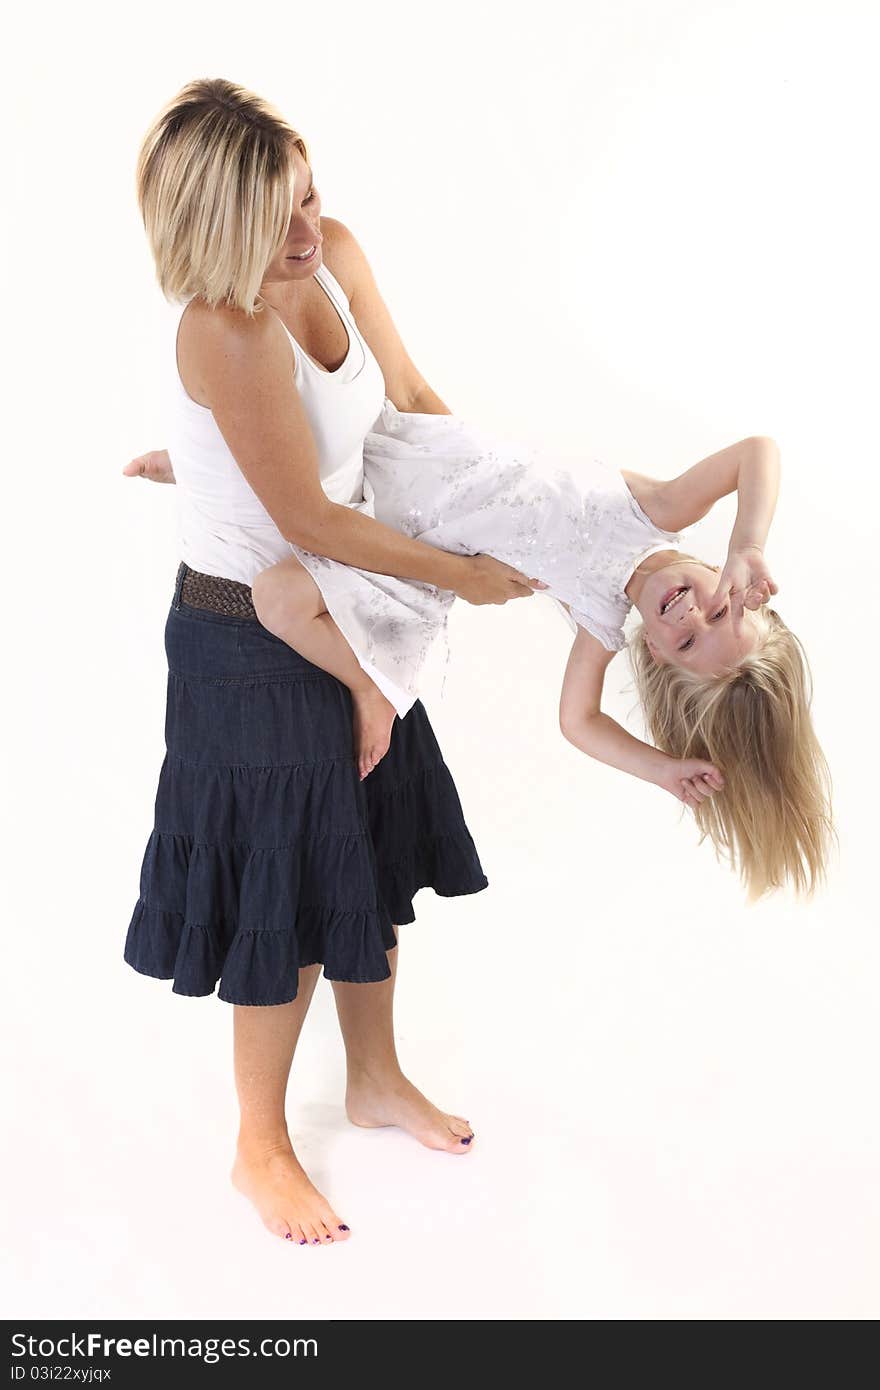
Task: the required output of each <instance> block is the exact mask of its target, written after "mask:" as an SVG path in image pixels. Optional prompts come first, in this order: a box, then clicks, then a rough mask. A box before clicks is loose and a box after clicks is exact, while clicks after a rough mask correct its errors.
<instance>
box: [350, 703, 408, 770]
mask: <svg viewBox="0 0 880 1390" xmlns="http://www.w3.org/2000/svg"><path fill="white" fill-rule="evenodd" d="M351 699H352V706H353V715H354V755H355V758H356V759H357V765H358V773H359V775H360V779H361V781H363V780H364V778H365V777H366V776H367V774H368V773H370V772H372V771H373V768H374V767H375V766H376V764H377V763H378V761H379V759H380V758H384V756H385V754H386V753H387V752H388V748H389V745H390V743H391V727H392V725H393V724H394V719H395V716H396V714H397V710H396V709H395V708H394V706H393V705H392V703H391V701H390V700H386V698H385V696H384V695H383V694H382V692H381V690H380V689H379V687H378V686H377V685H375V684H374V682H373V681H370V683H369V684H368V685H365V686H364V688H363V689H359V690H352V692H351Z"/></svg>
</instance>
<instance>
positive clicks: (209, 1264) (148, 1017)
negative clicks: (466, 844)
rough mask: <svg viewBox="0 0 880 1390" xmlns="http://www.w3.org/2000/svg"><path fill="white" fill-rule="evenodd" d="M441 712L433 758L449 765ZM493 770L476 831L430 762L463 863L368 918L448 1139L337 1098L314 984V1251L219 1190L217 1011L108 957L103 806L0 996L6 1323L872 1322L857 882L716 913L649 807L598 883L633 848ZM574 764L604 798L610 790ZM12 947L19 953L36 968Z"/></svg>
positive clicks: (306, 1070) (689, 860) (411, 1054)
mask: <svg viewBox="0 0 880 1390" xmlns="http://www.w3.org/2000/svg"><path fill="white" fill-rule="evenodd" d="M447 718H448V719H450V720H454V718H455V711H454V709H453V711H451V712H450V714H449V715H443V716H442V717H438V718H435V727H437V728H438V731H442V738H443V742H444V745H445V746H447V748H448V746H449V745H450V742H451V743H452V744H454V745H456V747H455V748H454V750H453V751H454V754H455V756H454V758H453V756H452V754H451V753H450V752H449V751H447V758H448V759H451V760H452V763H453V765H454V766H461V767H463V768H465V769H467V768H468V765H469V763H468V759H467V757H465V756H463V755H464V754H465V752H466V748H465V746H464V744H465V743H466V742H467V740H466V739H465V740H464V742H462V740H461V739H456V738H455V737H454V724H453V723H450V725H449V728H448V730H447V729H446V720H447ZM468 737H470V734H469V735H468ZM539 743H540V741H539ZM458 745H461V746H458ZM532 756H541V757H543V756H550V757H551V759H552V757H554V756H555V757H558V758H559V759H560V760H561V761H560V763H559V764H558V765H557V767H556V773H557V775H559V776H560V778H563V777H564V773H563V765H564V760H565V759H566V757H567V751H566V748H565V746H563V747H562V748H561V749H560V751H559V752H558V753H557V754H550V752H549V747H548V748H543V746H539V748H538V751H537V754H535V753H534V751H530V750H528V749H527V750H525V751H524V755H523V759H522V760H521V764H520V771H521V770H522V766H523V765H524V766H525V767H526V768H528V767H529V766H530V765H531V758H532ZM515 777H516V769H515V768H514V767H512V766H511V767H509V768H507V769H506V770H505V769H504V768H499V774H498V779H497V782H498V785H497V786H496V788H495V791H496V794H497V795H498V796H499V798H500V802H501V804H505V805H506V806H507V807H508V816H509V820H508V819H506V820H505V821H504V822H503V823H502V822H500V821H499V820H498V819H497V818H496V820H495V821H494V823H493V821H492V820H491V819H490V818H489V817H488V815H486V814H485V813H484V810H483V799H482V794H481V793H480V783H479V779H478V777H477V772H476V768H475V769H474V770H473V772H468V773H466V774H464V775H459V776H458V778H457V780H458V783H459V788H460V790H461V792H462V796H463V800H464V803H465V805H466V806H473V807H474V811H473V813H472V814H471V816H470V820H471V825H472V828H474V829H476V827H477V826H480V827H483V829H482V833H481V834H480V835H479V842H480V847H481V853H482V855H483V860H484V866H485V867H486V868H487V872H488V873H489V877H490V880H491V883H490V888H489V889H488V890H487V891H486V892H484V893H483V894H478V895H475V896H474V897H472V898H470V899H460V900H458V901H457V902H449V901H443V900H440V899H437V898H434V896H433V895H432V894H431V893H430V892H424V893H422V894H421V896H420V897H418V898H417V899H416V904H417V912H418V919H417V921H416V923H414V924H412V925H411V926H409V927H407V928H403V934H402V938H401V967H400V984H399V989H398V999H399V1007H398V1035H399V1046H400V1052H401V1057H402V1059H403V1061H404V1064H405V1066H406V1067H407V1068H408V1070H409V1072H410V1074H411V1075H412V1077H413V1079H414V1080H415V1081H416V1082H417V1083H418V1084H419V1085H421V1086H422V1088H423V1089H424V1090H425V1091H426V1092H427V1093H428V1094H429V1095H431V1096H432V1098H434V1099H435V1100H436V1101H437V1102H438V1103H440V1104H441V1105H445V1106H448V1107H449V1108H450V1109H454V1110H457V1111H459V1112H460V1113H462V1114H464V1115H466V1116H467V1117H468V1118H469V1119H470V1121H471V1123H472V1124H473V1126H474V1129H475V1131H476V1135H477V1139H476V1142H475V1145H474V1148H473V1151H472V1152H471V1153H470V1154H468V1155H467V1156H465V1157H461V1158H457V1157H452V1156H449V1155H445V1154H437V1153H432V1152H428V1151H426V1150H423V1149H422V1148H421V1147H420V1146H419V1145H417V1144H416V1142H415V1141H413V1140H411V1139H410V1138H408V1137H407V1136H405V1135H402V1134H400V1133H398V1132H395V1131H375V1132H365V1131H362V1130H358V1129H354V1128H352V1127H351V1126H349V1125H348V1124H347V1122H346V1120H345V1117H344V1113H343V1110H342V1106H341V1095H342V1087H343V1060H342V1051H341V1046H340V1043H339V1038H338V1034H337V1032H336V1026H335V1014H334V1012H333V1007H332V997H331V992H330V990H329V987H328V986H327V985H326V984H325V983H323V982H322V983H321V984H319V988H318V991H317V993H316V997H315V1001H314V1003H313V1006H312V1012H311V1014H310V1017H309V1020H308V1022H307V1026H306V1030H305V1033H304V1035H303V1039H302V1041H301V1045H300V1051H299V1054H298V1057H297V1059H296V1063H295V1073H294V1080H293V1084H292V1087H291V1096H290V1105H289V1114H290V1120H291V1126H292V1129H293V1131H294V1133H295V1134H296V1136H297V1142H298V1147H299V1152H300V1156H301V1158H302V1159H303V1161H304V1162H305V1164H306V1166H307V1167H308V1169H309V1171H310V1172H311V1173H312V1175H313V1177H314V1179H315V1180H316V1182H317V1183H318V1185H319V1186H321V1187H322V1188H323V1189H324V1190H325V1191H326V1192H327V1194H328V1196H330V1197H331V1199H332V1201H333V1202H334V1203H335V1204H336V1206H337V1209H338V1210H339V1211H340V1213H342V1214H344V1219H345V1220H346V1221H347V1222H348V1224H349V1225H350V1226H351V1227H352V1231H353V1235H352V1238H351V1239H350V1240H349V1241H348V1242H347V1244H346V1245H345V1246H339V1247H336V1248H333V1249H322V1250H320V1251H318V1250H312V1249H301V1248H300V1247H298V1246H295V1247H294V1246H291V1245H290V1244H289V1243H287V1242H282V1241H280V1240H278V1239H277V1238H273V1237H271V1236H270V1235H268V1234H267V1233H266V1232H265V1231H264V1229H263V1227H262V1225H261V1224H260V1222H259V1221H258V1219H257V1218H256V1217H255V1216H254V1215H252V1213H251V1211H250V1209H249V1207H248V1205H247V1203H246V1202H245V1201H244V1199H243V1198H242V1197H240V1196H239V1195H238V1194H237V1193H236V1192H235V1191H234V1190H233V1189H232V1188H231V1186H230V1185H229V1183H228V1180H227V1170H228V1167H229V1161H230V1159H231V1144H232V1140H233V1137H234V1134H235V1108H234V1099H233V1089H232V1082H231V1071H230V1055H231V1054H230V1023H231V1018H230V1010H229V1008H228V1006H225V1005H223V1004H221V1003H220V1001H219V1000H217V999H216V998H208V999H203V1000H191V999H183V998H179V997H177V996H172V995H171V993H170V991H169V987H168V986H167V985H166V984H164V983H160V982H158V981H153V980H149V979H145V978H143V977H140V976H137V975H135V973H134V972H133V971H131V970H129V968H128V967H127V966H125V965H124V964H122V963H121V962H120V961H118V959H117V957H118V952H119V951H120V950H121V942H122V934H123V931H124V926H125V923H124V922H123V921H121V920H120V915H121V914H122V912H123V908H124V906H125V905H126V903H127V899H128V898H129V897H130V896H131V893H130V888H131V881H132V880H131V872H132V865H133V863H134V861H135V860H136V859H137V853H136V851H135V848H134V841H135V840H136V839H137V835H136V834H135V831H134V820H136V819H138V818H137V817H134V818H133V820H132V823H131V824H126V825H124V826H123V827H122V829H121V830H120V833H119V844H120V847H121V846H122V844H123V842H125V844H126V846H127V847H126V849H125V852H124V854H122V856H121V862H120V863H119V864H118V865H116V866H115V867H114V866H112V865H111V866H110V873H109V880H108V885H103V886H102V885H98V886H97V887H96V899H95V901H96V910H95V914H94V916H93V917H92V919H91V921H90V922H89V921H88V920H87V919H86V918H85V917H84V916H81V917H80V919H79V926H78V930H80V931H81V932H82V933H86V932H88V931H91V933H92V935H91V938H90V939H88V940H87V941H86V944H85V946H84V947H83V945H82V941H81V942H80V947H79V950H80V956H79V963H78V965H77V962H76V959H75V957H76V954H77V948H75V947H74V945H73V943H72V941H71V940H70V937H69V936H67V937H65V935H64V933H62V932H61V931H60V930H59V931H58V932H57V933H56V936H57V947H56V952H57V957H58V970H57V971H56V972H55V973H51V974H48V975H47V973H46V971H45V969H44V970H43V975H42V978H43V986H42V989H41V992H40V993H41V997H40V999H39V1001H38V1002H37V1001H35V1000H34V998H33V997H32V996H30V995H29V996H28V997H24V996H22V997H21V998H20V999H19V1001H18V1002H17V1003H14V1004H13V1005H12V1008H13V1012H14V1014H15V1016H16V1018H17V1026H18V1028H19V1029H20V1031H21V1034H22V1042H21V1046H20V1049H19V1052H18V1053H17V1056H18V1057H19V1064H18V1066H17V1068H15V1069H14V1070H15V1072H16V1075H15V1076H13V1087H14V1091H15V1094H14V1096H13V1101H12V1113H13V1114H14V1117H15V1118H14V1121H13V1125H12V1141H13V1142H12V1146H11V1155H10V1162H9V1164H8V1176H7V1186H8V1190H9V1191H11V1192H13V1193H14V1194H15V1201H14V1203H13V1204H12V1216H11V1229H9V1230H8V1232H7V1234H6V1236H5V1244H6V1247H7V1250H8V1252H9V1253H10V1254H11V1256H12V1261H11V1264H12V1269H13V1270H14V1277H13V1280H12V1284H11V1287H9V1288H7V1289H6V1291H5V1294H4V1306H5V1308H6V1310H7V1311H6V1315H7V1316H9V1317H12V1316H16V1317H25V1316H30V1317H42V1318H62V1317H63V1318H82V1317H87V1316H88V1317H94V1316H101V1317H104V1318H110V1317H118V1318H123V1317H143V1318H186V1317H196V1316H199V1317H207V1318H235V1317H241V1318H259V1317H289V1318H296V1317H309V1316H314V1317H320V1318H356V1319H365V1318H404V1319H411V1318H431V1319H472V1318H491V1319H627V1320H635V1319H657V1318H663V1319H709V1318H711V1319H723V1318H729V1319H794V1318H797V1319H800V1318H806V1319H838V1318H839V1319H861V1318H874V1317H876V1316H877V1313H878V1292H877V1291H878V1287H880V1282H878V1272H880V1271H878V1249H880V1240H878V1237H880V1209H878V1184H877V1176H876V1175H877V1167H878V1158H880V1143H878V1121H877V1110H876V1105H875V1103H874V1097H875V1092H876V1086H875V1080H876V1058H877V1055H878V1047H877V1042H878V1025H877V1010H876V999H875V989H874V984H873V981H874V980H875V979H876V951H877V948H876V940H875V936H874V934H873V932H872V931H871V930H870V929H869V926H868V924H867V923H866V921H865V919H864V913H863V912H862V913H861V915H860V912H859V908H858V904H859V903H860V902H861V903H864V902H867V901H868V897H867V887H866V886H864V885H863V886H862V888H861V889H860V888H859V884H858V882H857V879H856V877H855V875H853V874H851V875H850V877H849V879H847V878H846V877H845V875H844V874H843V871H840V874H839V877H838V880H837V882H836V884H835V885H834V888H833V889H832V890H831V891H829V893H828V894H827V895H826V896H825V898H824V899H823V900H822V901H821V902H818V903H817V904H815V905H813V906H810V907H806V908H801V909H798V908H796V907H793V906H791V905H788V906H786V905H784V904H782V905H780V904H776V905H775V906H773V907H772V908H759V909H758V910H756V911H755V912H753V913H752V914H751V915H746V914H744V912H743V909H742V907H741V906H740V902H739V898H738V895H737V891H736V888H735V884H734V883H733V880H732V878H730V879H729V878H728V876H725V875H724V874H723V873H722V872H721V870H719V869H717V868H716V866H715V865H714V862H713V861H712V858H711V855H705V854H704V853H703V852H702V851H697V850H695V849H694V847H693V844H692V839H691V835H690V832H689V831H688V830H687V829H686V827H684V826H683V825H678V824H677V823H676V819H675V810H674V807H673V808H672V817H671V819H667V817H666V816H665V815H664V811H665V809H666V808H665V804H664V805H657V804H656V803H654V802H650V803H646V804H649V805H650V806H652V807H653V812H652V819H651V824H652V825H653V826H654V831H653V833H654V835H655V836H658V835H659V836H660V837H661V839H660V842H659V843H658V844H657V845H656V846H655V848H656V850H657V854H656V858H655V859H654V860H653V861H652V866H651V871H650V873H648V874H647V875H646V874H645V873H641V874H639V873H637V872H635V868H637V866H634V867H633V871H632V872H631V873H630V875H629V878H628V879H627V878H626V869H627V861H628V858H632V857H633V856H632V854H631V852H630V851H628V850H626V849H625V848H623V849H621V848H619V847H617V842H616V840H615V839H614V837H613V835H611V834H607V833H606V832H605V830H604V829H603V820H602V818H601V817H596V818H595V820H594V829H593V832H592V836H591V848H590V849H589V851H586V850H585V849H584V847H583V844H579V838H580V837H579V832H578V831H577V828H576V827H574V826H572V825H570V824H569V825H567V826H566V825H565V824H563V823H562V822H561V821H560V820H559V819H558V818H557V817H556V814H555V813H554V811H553V808H552V807H551V806H546V805H545V806H544V807H543V808H542V810H541V813H540V814H535V815H534V816H533V815H532V814H531V812H530V810H529V798H528V794H527V791H526V790H524V789H521V790H520V792H519V793H518V792H517V785H518V784H517V783H516V782H515ZM600 777H601V779H602V783H601V784H602V787H603V793H604V794H603V798H602V805H603V807H604V808H605V810H606V812H607V814H608V816H609V817H610V818H611V819H612V820H613V818H614V816H615V814H616V813H617V807H616V797H617V790H616V784H615V782H614V779H613V778H612V777H611V776H610V775H609V776H608V779H607V781H606V780H604V779H605V773H604V771H602V770H600ZM519 785H520V786H521V787H522V784H521V783H520V784H519ZM651 791H653V789H649V793H650V792H651ZM621 795H623V793H621ZM487 804H488V803H487ZM865 850H867V845H865ZM120 852H121V850H120ZM554 855H556V856H557V857H556V859H555V860H554V858H553V856H554ZM126 860H127V862H126ZM551 862H553V863H555V865H556V867H555V869H554V872H553V873H552V874H551V873H549V872H548V873H546V874H543V873H541V872H540V871H539V866H540V865H541V864H542V863H548V864H549V863H551ZM590 863H592V864H594V865H599V866H601V882H603V883H605V885H606V889H605V891H602V892H597V893H596V894H595V900H594V903H593V905H592V907H591V906H590V904H589V903H588V902H587V901H586V900H585V899H582V898H581V897H580V896H579V894H580V893H581V882H582V879H581V876H582V874H583V872H584V869H585V867H586V866H588V865H589V864H590ZM62 877H63V876H62ZM646 877H647V878H648V879H649V880H650V883H649V884H646V881H645V880H646ZM864 877H866V875H865V876H864ZM683 881H686V882H687V884H688V892H689V894H690V903H691V906H690V908H688V907H687V900H686V895H685V894H684V892H681V893H678V894H677V893H676V891H675V885H676V882H678V883H679V884H681V883H682V882H683ZM52 891H53V885H51V884H49V885H47V892H49V893H51V892H52ZM58 893H59V898H60V895H61V894H62V893H63V888H61V887H59V888H58ZM652 899H653V900H658V901H659V902H660V904H661V906H660V907H657V908H652V906H651V902H652ZM701 900H703V901H706V902H710V903H711V904H712V906H711V911H709V912H706V913H701V912H699V911H697V910H695V908H694V904H695V903H697V902H699V901H701ZM111 910H113V911H115V912H116V913H117V918H116V920H113V918H112V916H111ZM83 939H85V938H83ZM22 941H23V938H20V940H19V944H20V949H21V952H22V955H23V957H24V959H23V960H22V961H21V964H20V970H21V971H26V970H27V971H29V970H31V969H33V970H39V962H38V959H37V956H38V954H39V948H38V947H37V945H36V944H35V943H31V944H27V943H25V944H22ZM82 950H84V951H85V959H84V960H83V958H82V954H81V953H82ZM71 978H73V979H75V980H76V982H77V983H76V985H75V986H74V987H69V985H68V983H67V982H68V981H69V980H70V979H71ZM84 979H85V980H87V981H88V980H92V981H93V984H91V985H89V984H86V985H84V984H83V980H84Z"/></svg>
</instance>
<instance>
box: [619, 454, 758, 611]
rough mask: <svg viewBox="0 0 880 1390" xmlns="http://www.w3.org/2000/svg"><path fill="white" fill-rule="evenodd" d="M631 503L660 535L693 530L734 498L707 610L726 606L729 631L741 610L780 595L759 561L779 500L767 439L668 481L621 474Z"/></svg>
mask: <svg viewBox="0 0 880 1390" xmlns="http://www.w3.org/2000/svg"><path fill="white" fill-rule="evenodd" d="M623 479H624V482H625V483H626V485H627V487H628V488H629V490H630V492H632V494H633V496H634V497H635V499H636V501H637V502H638V503H639V505H640V506H641V507H642V509H643V510H644V511H645V512H646V513H647V515H648V516H649V517H650V518H651V520H652V521H653V522H654V524H655V525H657V526H660V527H662V528H663V530H664V531H680V530H682V529H683V528H684V527H685V526H692V525H693V523H694V522H695V521H699V520H700V518H701V517H704V516H705V515H706V513H707V512H708V511H709V510H710V508H711V507H712V506H713V504H714V503H715V502H717V501H718V499H719V497H726V496H727V495H728V494H729V493H731V492H736V494H737V510H736V521H735V522H734V526H733V531H732V532H731V536H730V541H729V543H728V547H727V560H726V561H725V564H724V568H723V569H722V571H721V574H720V577H719V580H718V585H717V588H716V590H715V593H714V594H713V595H712V600H711V602H712V605H713V606H714V605H715V604H717V603H721V602H722V601H723V600H724V599H728V600H729V601H730V611H731V618H732V622H733V627H734V631H737V630H738V629H739V627H740V626H741V624H742V619H743V610H744V609H745V608H760V606H761V604H762V603H766V602H767V600H768V599H769V598H770V596H771V595H772V594H776V593H778V592H779V586H778V585H777V584H776V582H775V580H774V579H773V576H772V575H771V573H770V571H769V569H768V568H767V562H766V561H765V559H764V544H765V542H766V540H767V532H768V531H769V530H770V523H771V521H772V520H773V514H774V512H775V510H776V500H777V498H778V496H779V446H778V445H777V444H776V442H775V440H773V439H770V438H769V437H768V436H767V435H763V434H761V435H751V436H750V437H749V438H748V439H741V440H740V441H739V443H738V444H731V445H730V446H729V448H727V449H721V450H720V451H719V452H718V453H717V454H710V455H709V457H708V458H704V459H701V460H700V462H699V463H695V464H694V466H693V467H692V468H688V469H687V471H686V472H684V473H680V474H679V475H678V477H677V478H671V479H670V480H669V481H668V482H661V481H659V480H658V479H656V478H646V477H643V476H642V475H640V474H638V473H623Z"/></svg>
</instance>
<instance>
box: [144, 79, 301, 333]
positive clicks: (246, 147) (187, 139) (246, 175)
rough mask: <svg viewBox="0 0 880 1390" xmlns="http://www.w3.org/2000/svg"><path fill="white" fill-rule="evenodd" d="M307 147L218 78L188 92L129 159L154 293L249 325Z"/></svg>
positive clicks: (266, 109)
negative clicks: (133, 161) (239, 317)
mask: <svg viewBox="0 0 880 1390" xmlns="http://www.w3.org/2000/svg"><path fill="white" fill-rule="evenodd" d="M295 149H298V150H299V151H300V153H301V154H302V156H303V158H304V159H305V160H306V161H307V162H310V161H309V154H308V150H307V147H306V142H305V140H304V139H303V137H302V136H301V135H299V134H298V133H297V131H295V130H294V129H293V127H292V126H290V125H289V124H288V123H287V121H285V120H284V118H283V116H281V114H280V113H279V112H278V111H276V110H275V108H274V107H273V106H271V105H270V103H269V102H267V101H264V100H263V99H262V97H258V96H255V95H254V93H253V92H249V91H247V90H246V89H245V88H244V87H239V86H236V84H235V83H234V82H227V81H225V79H224V78H222V77H210V78H208V77H206V78H199V79H198V80H197V81H194V82H189V83H187V85H186V86H185V87H183V88H182V89H181V90H180V91H179V92H178V93H177V95H176V96H175V97H173V98H172V99H171V101H169V102H168V103H167V104H166V105H165V106H164V107H163V108H162V110H161V111H160V112H159V114H158V115H157V116H156V117H155V119H154V121H153V123H152V125H151V126H150V129H149V130H148V131H147V134H146V135H145V137H144V140H143V143H142V145H141V148H140V152H139V154H138V159H137V172H136V186H137V199H138V206H139V208H140V211H141V216H142V218H143V221H144V227H145V228H146V232H147V239H148V241H149V244H150V250H151V251H152V253H153V259H154V260H155V262H156V275H157V278H158V281H159V286H160V288H161V290H162V293H163V294H164V295H165V297H166V298H167V299H170V300H172V301H176V302H178V303H184V302H186V301H188V300H190V299H192V298H193V297H194V296H195V295H200V296H202V298H204V299H205V300H206V301H207V303H208V304H209V305H210V306H211V307H212V308H214V307H215V306H216V305H217V304H220V303H221V302H222V303H226V304H230V305H234V306H235V307H236V308H239V309H243V310H244V311H245V313H247V314H249V315H253V314H254V313H255V312H257V313H258V312H259V311H260V309H261V308H262V304H258V303H257V297H258V293H259V289H260V285H261V283H262V280H263V275H264V273H265V270H266V267H267V266H268V264H269V262H270V261H271V259H272V257H273V256H274V255H276V254H277V252H278V251H279V250H280V249H281V247H282V246H283V244H284V239H285V237H286V235H287V230H288V227H289V225H290V217H291V211H292V208H293V185H294V177H295V173H296V166H295V164H294V157H293V151H294V150H295Z"/></svg>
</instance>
